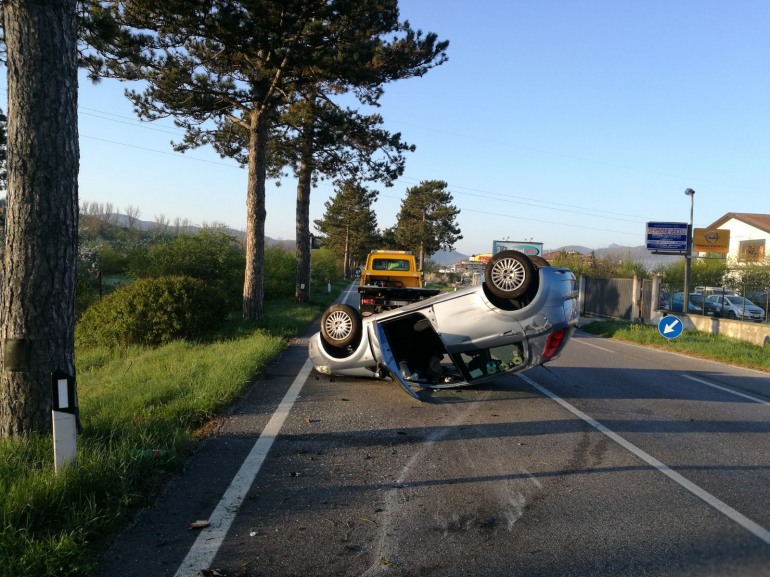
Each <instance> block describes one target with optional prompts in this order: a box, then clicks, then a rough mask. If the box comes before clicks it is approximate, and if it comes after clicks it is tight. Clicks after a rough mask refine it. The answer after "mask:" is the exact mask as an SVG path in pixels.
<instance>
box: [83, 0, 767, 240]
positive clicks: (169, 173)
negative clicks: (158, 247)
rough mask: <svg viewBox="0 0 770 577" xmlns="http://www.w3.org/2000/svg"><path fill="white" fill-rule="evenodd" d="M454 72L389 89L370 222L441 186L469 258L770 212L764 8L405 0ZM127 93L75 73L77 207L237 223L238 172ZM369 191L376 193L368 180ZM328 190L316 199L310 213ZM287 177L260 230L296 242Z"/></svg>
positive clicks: (697, 0) (688, 2)
mask: <svg viewBox="0 0 770 577" xmlns="http://www.w3.org/2000/svg"><path fill="white" fill-rule="evenodd" d="M400 7H401V16H402V18H405V19H408V20H409V21H410V23H411V24H412V26H413V27H415V28H421V29H423V30H426V31H433V32H436V33H438V34H439V37H440V38H441V39H448V40H449V41H450V46H449V50H448V55H449V61H448V62H447V63H445V64H444V65H443V66H441V67H439V68H436V69H434V70H432V71H431V72H429V73H428V74H427V75H426V76H425V77H423V78H419V79H411V80H408V81H402V82H399V83H395V84H392V85H390V86H388V87H387V89H386V93H385V97H384V98H383V100H382V107H381V109H380V112H381V114H382V115H383V116H384V118H385V121H386V126H387V127H388V128H389V129H390V130H392V131H399V132H401V133H402V135H403V137H404V139H405V140H406V141H407V142H409V143H412V144H415V145H416V146H417V151H416V152H415V153H413V154H411V155H409V157H408V159H407V165H406V171H405V174H404V177H403V178H402V179H400V180H399V181H398V182H397V183H396V185H395V186H394V187H392V188H387V189H386V188H384V187H379V188H378V189H379V190H380V198H379V200H378V201H377V203H376V205H375V209H376V212H377V215H378V222H379V225H380V227H381V228H385V227H388V226H392V225H393V224H394V222H395V217H396V214H397V212H398V210H399V206H400V201H401V199H402V198H403V196H404V193H405V190H406V189H407V188H408V187H411V186H415V185H417V184H418V183H419V182H420V181H422V180H432V179H440V180H445V181H447V182H448V183H449V188H450V191H451V192H452V194H453V197H454V204H455V205H456V206H457V207H458V208H459V209H460V210H461V212H460V215H459V218H458V223H459V225H460V228H461V229H462V234H463V236H464V238H463V239H462V240H460V241H458V242H457V244H456V248H457V249H458V250H459V251H461V252H463V253H466V254H472V253H479V252H488V251H489V250H490V249H491V243H492V241H493V240H496V239H504V238H508V239H510V240H530V239H532V240H534V241H538V242H542V243H544V245H545V249H546V250H548V249H555V248H558V247H561V246H564V245H570V244H579V245H584V246H587V247H589V248H602V247H606V246H609V245H610V244H619V245H623V246H638V245H643V244H644V233H645V223H646V222H648V221H674V222H687V221H688V220H689V215H690V199H689V197H687V196H685V195H684V190H685V189H686V188H688V187H689V188H693V189H695V191H696V194H695V218H694V222H695V226H696V227H705V226H707V225H708V224H710V223H712V222H713V221H715V220H717V219H718V218H719V217H721V216H722V215H724V214H725V213H727V212H756V213H768V212H770V199H769V196H768V190H770V183H769V182H768V180H770V170H768V169H769V168H770V85H769V84H768V78H770V39H769V38H770V37H769V36H768V31H770V3H768V2H767V1H766V0H751V1H749V0H736V1H735V2H724V1H715V0H679V1H676V2H671V1H670V0H636V1H632V0H627V1H622V2H618V1H617V0H591V1H589V0H583V1H581V0H479V1H477V2H474V3H471V2H461V1H460V0H402V1H401V2H400ZM125 87H126V85H121V84H119V83H117V82H108V81H105V82H103V83H101V84H100V85H97V86H92V85H91V84H90V83H89V82H88V81H87V80H86V79H85V78H81V92H80V135H81V168H80V199H81V201H84V200H87V201H97V202H111V203H113V205H114V206H115V207H116V208H117V209H120V210H121V212H123V211H124V209H125V207H127V206H129V205H131V206H134V207H138V208H139V209H140V211H141V214H140V218H142V219H143V220H154V219H155V217H156V216H158V215H161V214H163V215H165V216H166V217H167V218H169V219H170V220H172V221H173V220H174V218H176V217H180V218H183V219H189V220H190V221H191V222H193V223H196V224H202V223H213V222H222V223H225V224H227V225H229V226H232V227H234V228H238V229H245V226H246V224H245V195H246V172H245V171H244V170H242V169H240V168H238V167H237V166H236V165H235V164H234V163H233V162H232V161H229V160H222V159H220V158H219V157H218V156H216V155H215V154H214V153H213V152H212V151H211V150H210V149H199V150H196V151H192V152H188V153H187V154H185V155H179V154H176V153H173V152H172V150H171V147H170V145H169V141H170V140H179V139H180V138H181V132H180V131H179V130H177V129H175V128H174V126H173V122H172V121H171V120H165V121H160V122H157V123H140V122H139V121H137V120H136V117H135V116H134V115H133V112H132V110H131V107H130V105H129V103H128V101H127V100H126V99H125V98H124V97H123V96H122V91H123V89H124V88H125ZM375 188H377V187H376V186H375ZM331 195H333V189H332V187H331V184H329V183H321V184H320V186H319V187H318V188H316V189H315V190H314V191H313V194H312V206H311V219H316V218H320V217H321V216H322V214H323V210H324V209H323V204H324V202H325V201H327V200H328V199H329V197H330V196H331ZM294 208H295V182H294V180H293V179H291V178H290V179H286V180H285V181H284V183H283V185H282V186H281V187H280V188H277V187H275V186H273V185H269V186H268V198H267V224H266V234H267V235H268V236H271V237H273V238H277V239H293V238H294Z"/></svg>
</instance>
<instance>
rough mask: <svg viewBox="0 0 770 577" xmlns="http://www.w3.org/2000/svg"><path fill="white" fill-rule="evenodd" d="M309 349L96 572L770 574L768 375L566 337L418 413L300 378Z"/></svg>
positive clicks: (260, 386)
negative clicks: (525, 364)
mask: <svg viewBox="0 0 770 577" xmlns="http://www.w3.org/2000/svg"><path fill="white" fill-rule="evenodd" d="M661 338H662V337H661ZM305 344H306V343H305V341H304V340H303V339H299V340H298V342H297V343H296V344H295V345H294V346H292V347H291V348H290V349H289V350H287V351H286V352H285V353H284V354H283V356H282V357H281V359H279V361H278V362H277V363H276V364H275V365H274V366H273V368H272V369H271V370H270V372H269V373H268V374H266V375H264V376H263V378H262V379H260V381H259V382H257V383H256V384H255V386H254V388H253V389H252V391H251V392H250V394H249V395H248V397H247V398H245V399H244V401H243V403H241V404H240V405H239V406H238V407H236V409H235V411H234V412H233V414H232V415H230V416H229V417H228V418H227V419H224V420H223V422H222V424H221V427H220V428H219V429H218V431H217V432H216V434H214V435H213V436H212V437H211V438H209V439H207V440H206V441H204V442H203V443H201V447H200V450H199V451H198V452H197V453H196V455H195V456H194V457H193V458H192V459H191V461H190V464H189V467H188V469H187V470H186V472H185V473H184V474H183V475H181V476H180V477H179V478H177V479H175V480H174V481H173V482H172V483H171V484H170V486H169V487H168V490H167V491H166V492H165V494H164V495H163V496H162V498H161V499H159V501H158V503H157V504H156V506H154V507H153V508H152V509H147V510H145V511H142V512H141V514H139V515H138V516H137V518H136V521H135V523H134V524H133V525H132V526H131V527H129V528H128V529H127V530H126V531H125V532H124V533H122V534H121V535H120V536H119V537H118V539H116V541H115V544H114V546H113V548H112V549H111V550H110V551H109V552H108V554H107V556H106V558H105V563H104V566H103V572H102V575H103V576H104V577H113V576H114V577H117V576H120V577H130V576H133V575H137V576H140V575H141V576H142V577H148V576H150V577H153V576H155V577H161V576H180V577H181V576H182V575H185V576H192V575H201V574H202V573H201V570H202V569H203V570H205V571H209V573H208V574H209V575H216V574H217V572H218V574H219V575H223V576H226V577H233V576H236V575H238V576H241V577H246V576H265V577H267V576H271V577H278V576H294V575H297V576H300V575H301V576H311V575H335V576H375V575H389V576H390V575H393V576H407V575H409V576H415V575H425V576H442V577H444V576H459V575H468V576H479V577H481V576H528V577H540V576H542V577H545V576H549V577H551V576H556V575H564V576H567V575H570V576H573V575H574V576H589V575H590V576H605V575H606V576H613V577H614V576H619V575H633V576H639V575H655V576H664V575H665V576H685V575H693V576H695V575H698V576H701V575H708V576H730V577H733V576H760V575H770V453H769V452H768V446H770V376H768V375H767V374H764V373H756V372H750V371H745V370H741V369H736V368H733V367H729V366H726V365H721V364H717V363H711V362H706V361H702V360H695V359H690V358H687V357H683V356H679V355H672V354H668V353H664V352H659V351H654V350H650V349H645V348H641V347H636V346H632V345H627V344H623V343H619V342H614V341H610V340H606V339H600V338H596V337H591V336H589V335H586V334H584V333H578V334H577V335H576V337H575V338H574V339H573V341H572V342H571V343H570V344H569V345H568V347H567V348H566V350H565V351H564V353H563V354H562V356H561V357H560V358H559V359H558V360H557V361H555V362H553V363H551V364H549V365H548V366H547V368H546V367H540V368H537V369H534V370H532V371H529V372H527V373H524V374H522V375H518V376H516V375H513V376H507V377H503V378H501V379H500V380H499V381H497V382H494V383H492V384H487V385H484V386H478V387H472V388H465V389H454V390H442V391H435V392H431V391H423V392H422V393H421V397H422V399H423V402H418V401H415V400H414V399H411V398H410V397H409V396H408V395H407V394H406V393H404V392H403V391H401V390H400V389H399V388H398V387H396V385H394V384H392V383H389V382H377V381H357V380H350V379H329V378H327V377H322V376H320V375H316V374H314V373H308V372H307V370H308V366H307V353H306V347H305ZM298 375H299V376H298ZM282 399H283V402H282ZM260 435H261V436H260ZM244 461H245V462H246V465H244V467H243V468H241V465H242V463H244ZM252 479H253V482H252ZM223 496H224V498H223ZM196 520H206V521H208V522H209V524H210V525H209V527H207V528H204V529H200V530H191V529H188V526H189V524H190V523H192V522H193V521H196ZM203 574H206V573H205V572H204V573H203Z"/></svg>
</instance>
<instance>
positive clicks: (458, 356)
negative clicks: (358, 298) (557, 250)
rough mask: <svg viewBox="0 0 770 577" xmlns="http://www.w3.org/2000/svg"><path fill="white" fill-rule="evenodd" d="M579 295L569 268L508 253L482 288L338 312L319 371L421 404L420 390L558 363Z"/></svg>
mask: <svg viewBox="0 0 770 577" xmlns="http://www.w3.org/2000/svg"><path fill="white" fill-rule="evenodd" d="M577 296H578V291H577V284H576V281H575V275H574V274H573V273H572V271H570V270H569V269H566V268H557V267H551V266H542V265H538V264H535V263H533V262H532V261H531V260H530V259H529V258H528V257H527V256H526V255H524V254H523V253H520V252H517V251H512V250H509V251H502V252H500V253H497V254H496V255H494V256H493V257H492V258H491V259H490V260H489V262H488V263H487V264H486V266H485V269H484V280H483V281H482V282H481V283H480V284H478V285H476V286H471V287H465V288H461V289H458V290H456V291H454V292H445V293H442V294H439V295H437V296H434V297H431V298H428V299H425V300H422V301H419V302H416V303H412V304H409V305H406V306H403V307H400V308H397V309H393V310H388V311H383V312H379V313H375V314H372V315H370V316H367V317H362V316H361V314H360V312H359V311H358V309H356V308H355V307H352V306H350V305H346V304H335V305H332V306H331V307H329V308H328V309H327V310H326V311H325V312H324V314H323V315H322V317H321V330H320V331H319V332H318V333H316V334H315V335H313V337H311V339H310V343H309V356H310V360H311V361H312V363H313V367H314V368H315V370H316V371H318V372H319V373H321V374H324V375H338V376H351V377H359V378H361V377H363V378H376V379H386V378H390V379H392V380H393V381H394V382H396V383H397V384H399V385H401V386H402V387H403V388H404V390H406V391H407V392H408V393H409V394H410V395H412V396H413V397H415V398H418V397H417V394H416V393H415V392H414V390H413V389H412V387H413V386H417V387H420V388H449V387H462V386H467V385H473V384H476V383H482V382H485V381H489V380H491V379H495V378H498V377H499V376H500V375H501V374H503V373H515V372H520V371H524V370H526V369H531V368H533V367H536V366H538V365H541V364H543V363H546V362H548V361H551V360H553V359H555V358H556V357H557V355H558V354H559V353H560V352H561V351H562V349H563V348H564V346H565V345H566V343H567V342H568V341H569V339H570V338H571V336H572V333H573V332H574V329H575V327H576V325H577V321H578V314H579V313H578V303H577Z"/></svg>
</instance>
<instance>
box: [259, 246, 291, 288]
mask: <svg viewBox="0 0 770 577" xmlns="http://www.w3.org/2000/svg"><path fill="white" fill-rule="evenodd" d="M296 283H297V257H296V256H294V253H292V252H289V251H287V250H285V249H283V248H280V247H277V246H266V247H265V281H264V287H265V299H276V298H282V297H286V296H291V295H293V294H294V287H295V285H296Z"/></svg>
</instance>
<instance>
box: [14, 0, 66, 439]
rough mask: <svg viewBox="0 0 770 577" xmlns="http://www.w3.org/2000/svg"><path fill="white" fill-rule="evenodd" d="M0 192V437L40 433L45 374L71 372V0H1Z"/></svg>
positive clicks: (46, 396)
mask: <svg viewBox="0 0 770 577" xmlns="http://www.w3.org/2000/svg"><path fill="white" fill-rule="evenodd" d="M2 10H3V33H4V38H3V40H4V42H5V48H6V57H7V71H8V133H7V144H8V150H7V156H8V158H7V170H8V196H7V207H6V209H7V210H6V232H7V234H6V236H5V250H4V254H3V270H2V278H3V285H2V291H1V292H0V319H2V324H0V343H2V348H3V354H2V358H3V370H2V373H0V434H2V436H3V437H13V436H26V435H29V434H33V433H49V432H50V429H51V374H52V373H53V372H54V371H56V370H61V371H64V372H66V373H68V374H70V375H74V374H75V358H74V357H75V353H74V331H75V281H76V278H75V263H76V260H77V251H76V247H77V221H78V197H77V178H78V154H79V152H78V151H79V148H78V132H77V33H76V19H75V12H76V1H75V0H37V1H35V2H29V1H28V0H5V1H4V2H3V3H2Z"/></svg>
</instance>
